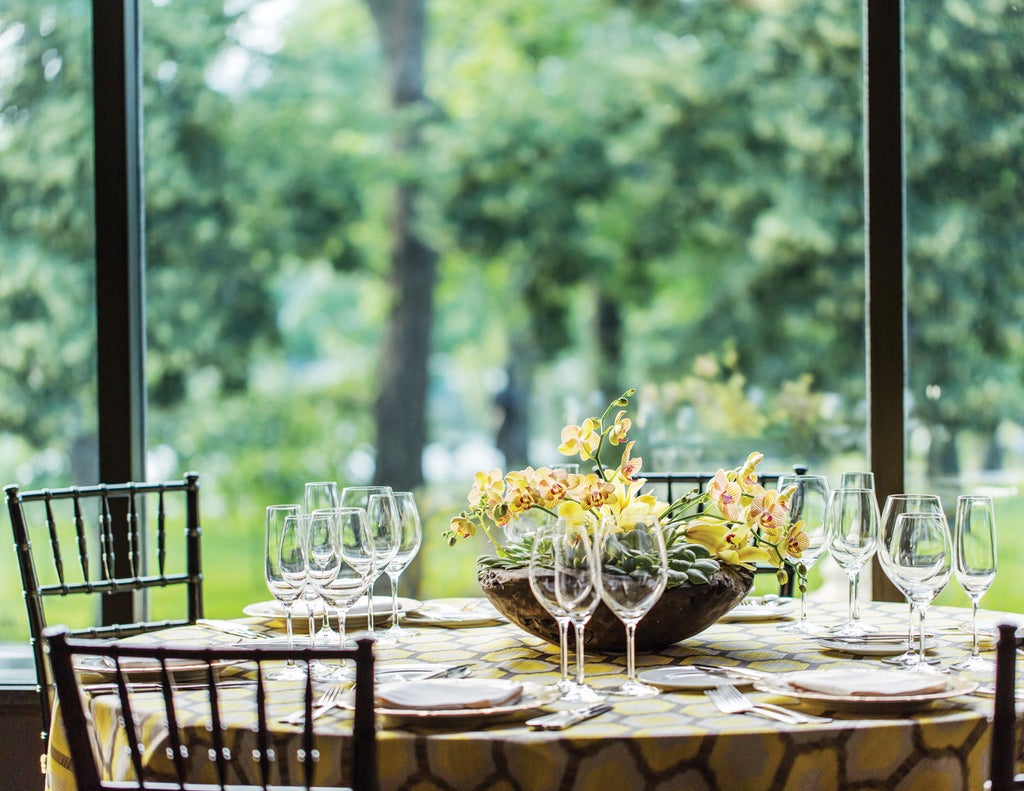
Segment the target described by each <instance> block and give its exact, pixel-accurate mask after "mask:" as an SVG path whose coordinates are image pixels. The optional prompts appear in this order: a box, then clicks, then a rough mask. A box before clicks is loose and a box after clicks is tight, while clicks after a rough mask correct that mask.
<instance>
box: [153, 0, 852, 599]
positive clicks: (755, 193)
mask: <svg viewBox="0 0 1024 791" xmlns="http://www.w3.org/2000/svg"><path fill="white" fill-rule="evenodd" d="M414 5H415V4H383V3H376V2H366V3H364V2H357V1H356V0H350V1H349V2H341V3H339V2H336V1H334V0H332V2H307V3H301V4H300V3H287V2H261V3H229V4H226V5H225V4H222V3H220V2H216V3H213V2H211V3H187V4H185V3H180V2H161V3H151V4H147V5H146V6H145V8H144V15H143V31H144V43H143V51H144V53H145V75H144V80H143V84H144V96H145V119H146V126H145V130H146V134H145V141H146V171H147V187H146V191H147V217H146V219H147V259H148V269H147V314H148V340H149V348H148V372H147V373H148V380H149V382H148V384H149V440H150V455H149V465H150V467H149V471H150V474H151V476H157V477H162V476H165V475H177V474H180V472H181V471H183V470H184V469H196V470H198V471H199V472H200V474H201V475H202V480H203V484H204V486H203V513H204V528H205V529H204V542H205V551H204V554H205V561H206V563H207V564H208V566H209V568H210V573H209V574H208V575H207V585H208V586H209V588H208V589H212V590H211V595H210V596H208V602H209V604H210V606H211V607H212V608H216V609H218V610H220V612H219V613H218V614H225V615H229V614H232V613H237V612H238V610H239V609H240V607H241V606H242V605H243V604H244V603H245V602H246V601H251V600H252V599H253V598H254V597H266V593H265V591H264V587H263V581H262V578H261V566H260V551H261V541H262V519H263V518H262V509H263V506H265V505H267V504H268V503H272V502H282V501H283V502H289V501H295V500H296V499H298V498H300V497H301V494H302V484H303V482H304V481H305V480H320V479H324V478H328V479H335V480H338V481H339V482H341V483H342V484H343V485H344V484H347V483H361V482H367V481H369V480H370V479H373V478H377V479H378V480H381V481H386V482H389V483H392V484H393V485H395V486H396V487H399V488H414V489H416V491H417V492H418V494H419V497H420V503H421V506H422V508H423V511H424V514H425V517H426V526H425V535H426V540H425V545H424V548H423V550H422V555H421V560H420V562H419V563H418V564H417V566H416V567H415V568H414V570H413V572H412V573H410V574H409V575H408V576H409V577H414V576H417V575H418V576H419V580H418V584H419V590H418V593H420V595H424V596H439V595H448V594H451V595H455V594H465V593H473V592H474V591H475V590H476V585H475V577H474V574H473V571H472V563H473V559H474V557H475V556H476V554H477V553H478V552H479V551H480V550H481V549H482V546H481V545H479V544H476V545H474V544H467V545H466V546H464V547H459V548H457V549H449V548H448V547H447V546H446V545H444V543H443V541H442V540H441V538H440V534H441V532H442V531H443V530H444V529H445V528H446V527H447V522H448V519H449V518H450V517H451V516H452V515H454V514H455V513H457V512H458V511H459V510H460V509H461V508H462V507H463V505H464V502H465V500H464V498H465V495H466V493H467V492H468V488H469V486H470V484H471V482H472V477H473V474H474V472H475V471H476V470H478V469H489V468H492V467H495V466H501V467H505V468H506V469H507V468H510V467H520V466H524V465H526V464H534V465H537V464H544V463H551V462H554V461H556V460H557V459H556V458H555V457H556V455H557V454H556V452H555V447H556V445H557V442H558V440H557V438H558V435H559V431H560V429H561V427H562V425H563V424H565V423H566V422H578V421H580V420H581V419H582V418H583V417H585V416H586V415H588V414H591V413H593V412H595V410H596V411H597V412H600V410H601V409H602V408H603V406H604V404H605V403H606V402H607V399H609V398H611V397H613V396H615V395H617V394H618V393H620V392H622V391H623V390H625V389H626V388H627V387H631V386H633V387H637V388H638V390H639V394H638V397H637V400H636V404H637V416H636V417H637V427H636V431H635V435H636V438H637V440H638V446H637V450H638V452H641V453H642V454H643V456H644V459H645V465H646V469H648V470H654V469H660V470H667V469H676V470H679V469H688V470H696V469H708V468H710V469H714V468H715V467H717V466H728V467H732V466H735V465H737V464H739V463H741V462H742V461H743V460H744V459H745V458H746V456H747V454H748V453H749V452H750V451H751V450H755V449H757V450H761V451H763V452H765V453H766V455H767V457H768V458H767V461H766V462H765V468H769V467H770V468H771V469H772V470H776V471H778V470H785V469H788V468H789V467H791V466H792V465H793V464H795V463H804V464H808V465H809V466H810V467H811V468H812V469H816V470H820V471H822V472H835V471H838V470H839V469H843V468H851V467H855V468H860V467H862V466H863V465H864V463H865V462H864V454H865V450H864V436H865V422H864V421H865V414H866V410H865V403H864V400H865V384H864V383H865V375H864V370H865V362H864V346H865V344H864V309H863V305H864V274H863V273H864V265H863V261H864V234H863V226H864V219H863V209H862V206H863V197H862V181H863V166H862V156H861V150H862V146H863V142H862V132H861V127H862V121H861V117H862V111H861V98H860V97H861V92H862V89H861V19H860V10H859V9H858V8H857V7H855V6H850V5H849V4H848V3H820V2H815V3H809V2H808V3H797V4H787V5H786V8H785V9H781V8H776V7H774V6H773V5H772V4H754V5H753V6H751V5H746V6H740V5H735V4H729V5H724V6H723V5H720V4H714V5H713V4H705V3H688V4H683V5H682V6H680V5H679V4H678V3H648V4H644V5H643V6H642V8H636V7H634V4H622V3H616V2H600V3H593V2H589V1H588V2H578V3H569V4H568V5H566V3H565V2H564V0H560V1H559V2H548V0H537V1H536V2H530V3H527V4H523V3H522V2H520V1H519V0H516V2H497V3H488V4H486V5H485V6H480V5H473V6H467V5H466V4H464V3H452V2H430V3H426V4H425V17H424V18H423V19H420V18H417V17H416V15H415V9H414V8H413V6H414ZM392 6H403V7H404V8H403V9H402V10H398V9H396V8H392ZM225 9H226V10H225ZM399 13H408V14H410V17H409V18H408V19H405V20H399V19H398V18H397V17H395V16H393V15H394V14H399ZM398 31H402V32H401V33H399V32H398ZM428 340H429V343H428V342H427V341H428ZM225 569H230V572H229V573H224V570H225Z"/></svg>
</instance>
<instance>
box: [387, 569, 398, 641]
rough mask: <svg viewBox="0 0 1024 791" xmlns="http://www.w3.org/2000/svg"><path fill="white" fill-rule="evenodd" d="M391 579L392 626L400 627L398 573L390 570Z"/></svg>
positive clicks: (389, 577)
mask: <svg viewBox="0 0 1024 791" xmlns="http://www.w3.org/2000/svg"><path fill="white" fill-rule="evenodd" d="M388 579H389V580H390V581H391V628H392V629H398V628H399V627H398V575H397V574H392V573H391V572H390V571H389V572H388Z"/></svg>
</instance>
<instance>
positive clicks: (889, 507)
mask: <svg viewBox="0 0 1024 791" xmlns="http://www.w3.org/2000/svg"><path fill="white" fill-rule="evenodd" d="M911 512H912V513H929V512H930V513H936V514H941V513H943V511H942V501H941V500H940V499H939V497H938V495H934V494H890V495H889V496H888V497H886V498H885V506H884V507H883V508H882V522H881V529H880V531H879V542H878V562H879V565H881V567H882V571H884V572H885V576H887V577H888V578H889V580H890V582H892V584H893V585H895V586H896V587H897V588H898V589H899V591H900V593H902V594H903V595H904V596H906V597H907V606H908V607H909V613H908V616H907V650H906V651H904V652H903V653H902V654H900V655H899V656H893V657H886V658H885V659H883V660H882V661H883V662H885V663H886V664H889V665H897V666H899V667H913V666H914V665H916V664H917V663H918V661H920V658H921V657H920V654H919V653H918V652H917V650H915V647H914V612H915V610H914V602H913V601H911V599H910V595H909V594H908V593H907V591H905V590H904V589H903V588H902V587H901V586H900V583H899V582H898V581H897V579H896V578H895V577H894V575H893V574H891V573H889V572H890V567H891V563H892V562H891V556H890V552H889V547H890V545H891V544H892V535H893V531H894V530H895V529H896V520H897V518H898V517H899V515H900V514H904V513H911ZM929 661H931V660H929Z"/></svg>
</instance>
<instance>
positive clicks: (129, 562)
mask: <svg viewBox="0 0 1024 791" xmlns="http://www.w3.org/2000/svg"><path fill="white" fill-rule="evenodd" d="M4 491H5V495H6V500H7V509H8V513H9V515H10V520H11V526H12V529H13V531H14V539H15V547H16V552H17V557H18V567H19V571H20V573H21V580H22V589H23V591H24V594H25V606H26V609H27V610H28V622H29V638H30V641H31V644H32V649H33V656H34V659H35V665H36V676H37V681H38V684H39V690H40V717H41V721H42V722H41V726H42V727H41V732H42V737H43V748H44V750H45V747H46V740H47V737H48V731H49V722H50V713H51V706H50V698H51V695H50V673H49V668H48V664H47V660H46V656H45V654H44V651H43V640H42V632H43V629H44V628H46V626H47V622H48V618H47V608H48V607H49V606H50V605H51V604H55V603H56V601H57V600H59V599H66V600H69V601H80V602H81V603H82V605H83V607H82V608H81V610H80V619H81V620H82V621H83V623H82V624H76V625H75V628H74V629H73V630H72V633H73V634H76V635H80V636H91V637H111V636H113V637H121V636H127V635H132V634H138V633H139V632H146V631H152V630H155V629H161V628H165V627H168V626H175V625H180V624H185V623H194V622H195V621H196V620H197V619H199V618H201V617H202V616H203V597H202V566H201V558H200V543H199V537H200V534H201V530H200V525H199V476H198V475H197V474H195V473H188V474H187V475H186V476H185V477H184V479H182V480H179V481H168V482H140V483H132V482H129V483H115V484H107V483H100V484H95V485H90V486H70V487H66V488H53V489H39V490H33V491H21V490H20V488H19V487H18V486H8V487H6V488H5V490H4ZM172 498H174V499H175V500H178V499H180V505H179V504H178V503H177V502H175V503H171V502H170V501H171V499H172ZM153 506H155V511H156V512H155V514H154V513H151V512H153V510H154V508H153ZM172 506H173V512H172ZM179 523H180V524H181V526H182V529H181V530H180V532H178V531H177V526H178V524H179ZM172 528H173V529H174V532H173V534H172ZM154 532H157V533H158V535H156V536H154V535H153V533H154ZM172 535H173V540H174V541H175V542H177V543H178V545H179V546H180V547H181V552H180V557H181V560H180V561H178V560H177V559H175V561H174V564H173V567H172V568H168V563H169V561H168V558H169V557H171V556H172V553H171V551H170V550H171V547H170V546H169V544H170V543H171V541H172ZM71 546H74V547H75V549H76V550H77V554H78V562H77V568H76V564H75V563H74V562H73V561H72V559H71V558H67V557H65V556H64V552H65V551H70V550H67V547H71ZM154 550H155V556H154ZM94 553H98V554H94ZM174 557H175V558H177V557H178V554H177V550H175V553H174ZM148 566H153V567H155V568H153V569H149V568H147V567H148ZM79 573H80V575H81V576H80V578H78V575H79ZM168 586H176V587H178V588H179V589H180V590H182V591H183V594H184V595H183V597H182V598H183V601H182V603H181V605H180V610H179V614H180V617H170V618H168V617H162V618H159V619H142V618H137V617H135V616H134V615H133V614H132V608H131V601H132V597H131V596H130V595H128V597H127V599H125V600H124V601H123V602H118V603H116V604H115V606H113V607H107V606H106V604H107V603H110V602H113V601H114V600H115V597H114V595H115V594H116V595H117V596H120V597H122V599H124V597H125V594H131V593H132V592H141V591H146V590H148V589H151V588H156V587H161V588H163V587H168ZM101 603H103V604H104V606H103V607H101V606H100V604H101ZM122 604H123V605H124V606H122ZM102 611H105V612H106V614H105V615H104V616H103V617H104V618H105V619H106V621H107V622H106V623H103V624H99V625H97V623H96V620H97V614H98V613H100V612H102ZM61 612H62V613H65V615H64V618H67V614H68V612H69V610H68V609H67V608H64V609H62V610H61ZM172 615H173V613H172ZM73 617H74V616H73ZM62 620H63V618H62ZM90 621H91V624H90V623H89V622H90ZM116 621H122V622H116Z"/></svg>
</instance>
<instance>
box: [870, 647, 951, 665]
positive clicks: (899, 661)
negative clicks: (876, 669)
mask: <svg viewBox="0 0 1024 791" xmlns="http://www.w3.org/2000/svg"><path fill="white" fill-rule="evenodd" d="M882 661H883V662H884V663H885V664H887V665H895V666H896V667H902V668H904V669H905V670H911V669H913V668H915V667H917V666H918V665H920V664H921V655H920V654H919V653H918V652H917V650H916V649H914V650H909V651H904V652H903V653H902V654H900V655H899V656H887V657H885V659H883V660H882ZM924 664H925V665H928V666H930V665H937V664H939V660H938V659H935V658H934V657H926V658H925V661H924Z"/></svg>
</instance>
